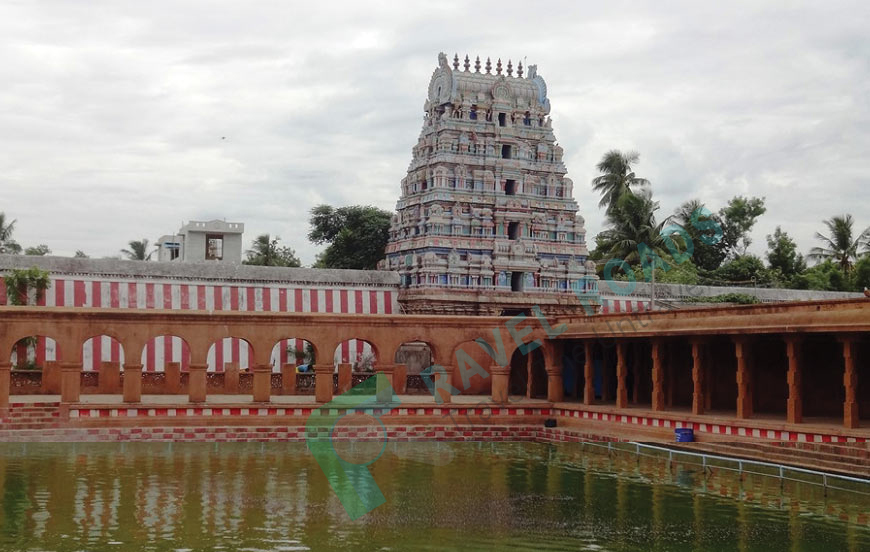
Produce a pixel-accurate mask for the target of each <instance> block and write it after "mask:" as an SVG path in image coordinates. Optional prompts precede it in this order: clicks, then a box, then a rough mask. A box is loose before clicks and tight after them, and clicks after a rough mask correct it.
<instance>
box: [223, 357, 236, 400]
mask: <svg viewBox="0 0 870 552" xmlns="http://www.w3.org/2000/svg"><path fill="white" fill-rule="evenodd" d="M224 393H226V394H227V395H237V394H238V393H239V363H238V362H225V363H224Z"/></svg>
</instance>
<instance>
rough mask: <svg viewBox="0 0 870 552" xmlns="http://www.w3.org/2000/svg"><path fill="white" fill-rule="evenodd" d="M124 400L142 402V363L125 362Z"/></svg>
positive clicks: (126, 401)
mask: <svg viewBox="0 0 870 552" xmlns="http://www.w3.org/2000/svg"><path fill="white" fill-rule="evenodd" d="M124 402H125V403H139V402H142V365H141V364H127V363H124Z"/></svg>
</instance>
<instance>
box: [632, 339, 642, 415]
mask: <svg viewBox="0 0 870 552" xmlns="http://www.w3.org/2000/svg"><path fill="white" fill-rule="evenodd" d="M641 348H642V347H641V343H639V342H635V343H632V346H631V372H632V374H633V377H632V378H631V379H632V382H633V383H634V384H633V385H632V386H631V402H632V404H637V403H638V400H639V399H640V382H641V381H642V378H641V377H640V374H641V372H643V366H642V365H641V361H640V351H641Z"/></svg>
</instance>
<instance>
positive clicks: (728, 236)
mask: <svg viewBox="0 0 870 552" xmlns="http://www.w3.org/2000/svg"><path fill="white" fill-rule="evenodd" d="M766 211H767V207H765V206H764V198H763V197H762V198H757V197H743V196H735V197H733V198H731V200H730V201H728V205H726V206H725V207H723V208H722V209H720V210H719V218H720V223H721V224H722V240H721V241H720V242H719V243H720V244H721V247H722V249H723V250H724V252H725V255H726V258H729V259H736V258H737V257H738V256H740V255H745V254H746V250H747V249H748V248H749V244H751V243H752V238H751V237H750V236H749V233H750V232H751V231H752V227H753V226H755V222H756V221H757V220H758V217H760V216H761V215H763V214H764V213H765V212H766Z"/></svg>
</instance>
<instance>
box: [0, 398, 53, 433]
mask: <svg viewBox="0 0 870 552" xmlns="http://www.w3.org/2000/svg"><path fill="white" fill-rule="evenodd" d="M59 407H60V404H59V403H38V404H13V405H11V406H10V407H9V410H8V413H7V414H6V416H4V417H3V418H0V429H9V430H11V429H47V428H56V427H59V426H60V410H59Z"/></svg>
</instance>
